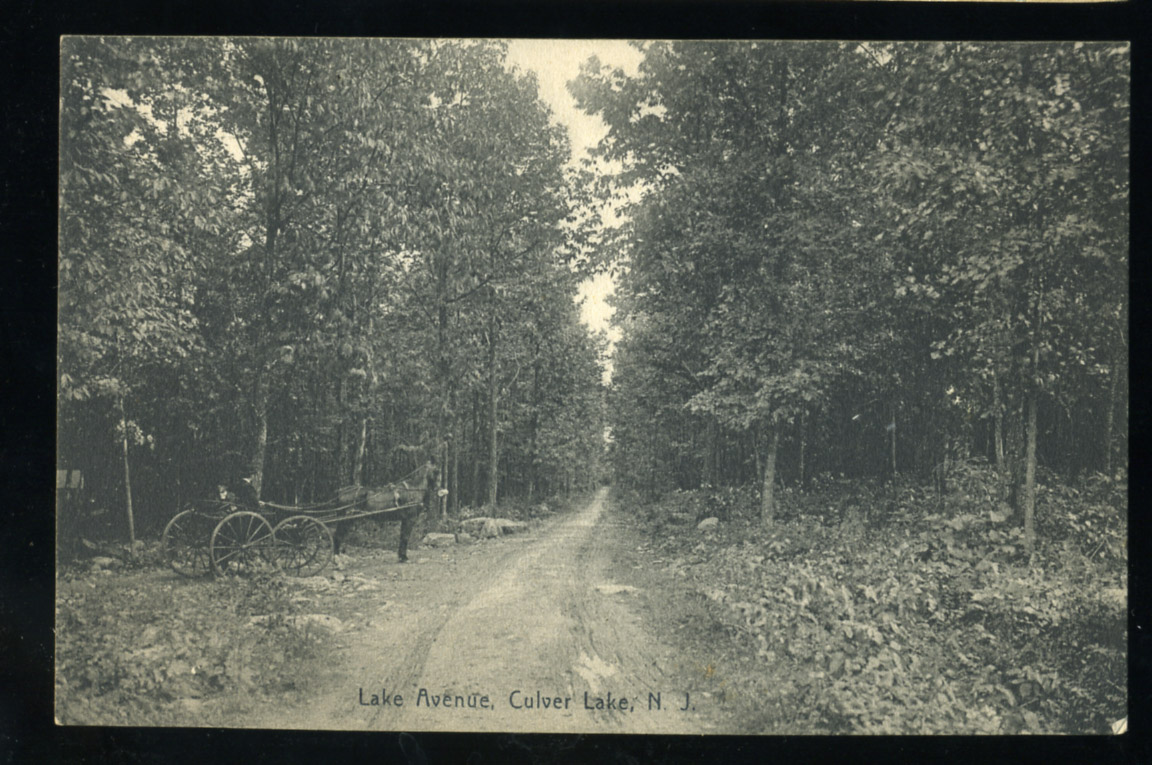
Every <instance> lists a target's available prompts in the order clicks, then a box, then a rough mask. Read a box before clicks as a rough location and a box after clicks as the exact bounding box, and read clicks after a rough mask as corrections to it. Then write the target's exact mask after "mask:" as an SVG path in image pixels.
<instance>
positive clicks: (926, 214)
mask: <svg viewBox="0 0 1152 765" xmlns="http://www.w3.org/2000/svg"><path fill="white" fill-rule="evenodd" d="M644 52H645V59H644V63H643V65H642V67H641V70H640V74H639V76H636V77H628V76H626V75H625V74H624V73H623V72H622V71H619V70H615V71H613V70H611V69H609V68H607V67H601V66H600V65H599V64H598V62H591V63H590V64H588V65H587V66H586V67H585V69H584V70H583V73H582V77H581V78H580V80H579V81H578V82H576V83H575V84H574V86H573V93H574V94H575V95H576V96H577V98H578V100H579V102H580V103H581V105H582V106H583V108H585V109H586V110H588V111H590V112H592V113H595V114H598V115H600V116H601V117H602V118H603V119H604V120H605V121H606V122H607V123H608V125H609V126H610V132H609V134H608V136H607V137H606V138H605V139H604V140H603V141H602V142H601V144H600V147H599V151H598V158H599V159H600V160H601V161H607V162H615V163H618V164H619V165H620V167H621V172H620V173H619V174H618V175H615V176H612V177H607V178H605V180H604V181H603V183H602V185H601V188H600V192H601V194H602V195H603V196H604V198H605V199H615V200H617V201H618V202H619V203H621V204H622V205H623V209H624V211H625V216H626V218H627V220H628V222H627V223H626V225H624V226H623V227H621V228H620V229H619V231H618V232H617V233H618V237H617V239H616V240H615V241H614V244H615V246H616V247H618V250H619V252H618V270H619V272H620V288H619V290H618V296H617V303H618V313H617V317H616V321H617V323H618V324H619V325H620V326H621V327H622V330H623V340H622V342H621V343H620V344H619V348H618V350H617V352H616V356H615V376H614V385H613V393H612V405H611V412H612V414H611V428H612V440H613V449H614V454H613V464H614V466H615V470H616V475H617V477H618V478H619V479H620V480H621V481H622V482H624V483H625V484H628V485H631V486H634V487H637V488H640V489H643V490H644V491H646V492H649V493H655V492H660V491H663V490H667V489H672V488H680V489H686V488H696V487H698V486H701V485H709V486H721V485H740V484H746V483H755V484H757V485H758V486H759V487H761V491H760V495H761V498H760V502H761V511H762V514H763V518H764V520H765V521H768V522H770V521H771V520H772V518H773V516H774V513H775V511H776V504H777V503H776V501H775V497H774V489H775V487H776V486H778V485H788V486H795V487H801V488H802V487H807V486H809V485H810V483H811V482H812V481H813V480H816V479H819V478H822V477H823V478H845V479H849V480H851V479H865V478H876V479H880V480H889V479H891V478H892V477H893V476H906V477H909V478H914V479H916V480H918V481H919V482H921V483H925V484H928V483H932V482H934V483H935V484H937V485H940V484H941V483H943V482H944V481H945V480H946V479H947V473H948V471H949V470H950V469H951V467H950V466H955V465H963V464H966V463H970V462H971V461H973V460H984V461H986V462H987V463H988V464H990V465H992V466H993V467H994V469H995V471H996V473H997V474H998V476H999V480H1000V481H1001V483H1002V489H1003V491H1002V498H1003V499H1004V501H1005V502H1006V504H1007V506H1008V509H1009V510H1010V511H1011V512H1013V513H1019V518H1020V519H1021V521H1022V522H1023V523H1024V524H1025V525H1026V533H1027V536H1028V544H1029V545H1030V546H1031V545H1032V543H1033V535H1034V523H1035V519H1034V507H1035V487H1036V481H1037V471H1038V470H1047V471H1050V473H1053V474H1056V475H1058V476H1060V477H1061V478H1063V479H1066V480H1076V479H1079V478H1081V477H1083V476H1085V475H1088V474H1093V473H1102V474H1104V475H1106V476H1109V477H1112V476H1114V475H1115V474H1116V471H1118V470H1120V471H1123V470H1124V469H1125V468H1126V452H1127V424H1126V423H1127V401H1128V399H1127V395H1128V393H1127V384H1126V380H1127V357H1128V356H1127V354H1128V328H1127V327H1128V300H1127V293H1128V289H1127V286H1128V266H1127V264H1128V258H1127V226H1128V206H1127V204H1128V203H1127V199H1128V196H1127V195H1128V149H1127V147H1128V128H1129V121H1128V109H1129V102H1128V68H1127V66H1128V64H1127V48H1126V47H1125V46H1123V45H1117V46H1107V45H1075V46H1073V45H1062V46H1055V45H1032V46H1019V45H1001V46H996V45H986V44H980V45H975V44H973V45H961V44H911V45H885V44H867V45H858V44H841V43H825V44H809V43H804V44H788V43H772V44H757V43H748V44H715V45H713V44H682V45H670V44H656V43H653V44H649V45H647V46H645V48H644ZM1006 511H1007V510H1006Z"/></svg>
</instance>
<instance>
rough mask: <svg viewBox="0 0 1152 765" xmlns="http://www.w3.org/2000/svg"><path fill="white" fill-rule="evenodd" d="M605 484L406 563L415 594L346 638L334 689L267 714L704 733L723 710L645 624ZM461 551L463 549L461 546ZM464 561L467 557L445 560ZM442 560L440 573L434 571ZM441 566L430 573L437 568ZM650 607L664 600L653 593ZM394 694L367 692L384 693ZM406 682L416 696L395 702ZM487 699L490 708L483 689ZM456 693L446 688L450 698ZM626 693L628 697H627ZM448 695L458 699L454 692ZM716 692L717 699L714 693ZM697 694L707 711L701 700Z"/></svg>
mask: <svg viewBox="0 0 1152 765" xmlns="http://www.w3.org/2000/svg"><path fill="white" fill-rule="evenodd" d="M606 494H607V490H606V489H602V490H601V491H599V492H598V493H597V494H596V495H595V497H594V498H593V499H592V500H591V501H590V502H589V503H588V504H587V505H586V506H585V507H583V508H582V509H581V510H579V511H578V512H576V513H575V514H571V515H568V516H565V517H562V518H559V519H557V520H556V521H554V522H553V523H552V524H551V525H549V526H545V527H544V528H543V530H542V532H541V533H540V534H539V535H538V536H537V535H524V536H518V537H507V538H502V539H501V540H499V541H498V542H493V543H488V544H483V545H477V546H474V547H471V548H467V550H468V551H467V552H466V553H465V552H462V551H463V550H464V549H465V548H458V549H455V550H454V551H453V552H452V553H450V554H448V553H443V554H441V556H442V557H441V559H440V561H438V560H437V559H436V557H435V555H434V554H432V553H433V551H422V554H424V555H428V554H432V557H431V558H426V559H425V562H424V565H416V566H412V565H409V566H407V567H405V568H403V571H402V573H403V576H404V580H403V584H405V585H410V587H409V588H408V589H407V590H405V592H406V594H407V595H408V598H409V602H407V603H406V604H403V605H402V606H400V604H397V603H395V602H388V601H384V600H383V598H378V599H376V600H371V599H368V600H365V601H364V602H363V603H360V602H358V603H357V607H360V608H361V609H362V610H363V611H371V609H372V608H374V607H375V608H379V609H382V613H381V616H380V618H378V619H374V618H372V617H371V616H369V617H368V618H367V621H366V625H367V626H366V627H365V628H364V629H360V630H357V631H355V634H352V635H350V636H348V637H347V638H346V641H345V643H344V646H343V647H342V648H340V649H339V650H335V651H333V657H332V660H331V661H332V666H331V668H330V671H329V673H328V677H327V679H326V681H325V682H324V683H323V688H316V689H312V690H313V691H314V693H313V694H312V695H308V694H302V701H301V703H300V704H298V705H293V708H292V709H281V710H278V712H277V714H276V715H275V718H274V719H270V720H265V721H264V722H263V724H264V725H265V726H267V727H292V728H338V729H344V730H348V729H374V730H413V731H416V730H421V731H435V730H441V731H502V732H601V733H611V732H631V733H649V732H651V733H656V732H663V733H694V732H695V733H700V732H709V731H711V730H714V729H715V725H714V722H713V721H712V718H713V717H714V713H715V711H716V710H714V709H711V708H709V707H707V706H705V705H706V703H707V700H706V699H698V698H697V697H696V696H693V697H692V699H691V704H692V706H690V707H689V708H688V709H687V710H685V711H680V709H681V708H682V707H684V706H685V702H686V698H685V694H684V693H683V688H682V687H678V685H677V683H678V679H677V677H676V674H677V673H676V671H675V670H674V669H673V667H675V666H676V665H677V663H678V661H677V657H676V655H675V653H674V651H673V650H672V649H671V648H670V647H669V646H668V645H667V643H666V642H665V641H664V640H662V639H661V637H660V636H658V635H652V634H649V633H648V632H647V631H646V630H645V626H644V620H643V618H642V615H641V614H640V609H639V608H638V607H637V604H638V599H642V598H648V599H653V598H656V599H658V598H660V597H661V593H659V592H646V591H644V590H642V589H638V588H636V587H635V586H634V585H632V584H631V583H629V582H628V581H619V580H622V579H626V578H628V577H627V572H628V570H629V568H628V566H627V565H621V559H622V558H623V559H626V558H627V553H628V551H629V550H630V549H631V548H630V547H629V546H628V544H627V542H626V540H625V539H624V537H623V531H624V530H623V529H622V528H621V527H620V526H619V524H617V523H614V522H613V521H612V519H611V517H610V515H609V514H607V513H606V512H605V500H606ZM449 555H451V556H454V557H451V558H449ZM444 560H451V561H452V563H453V565H451V566H440V565H438V564H439V563H440V562H441V561H444ZM433 572H437V573H433ZM426 574H428V575H426ZM648 605H649V606H650V607H656V608H658V607H659V605H658V603H654V602H653V601H652V600H649V601H648ZM373 694H375V695H377V696H378V697H380V698H382V697H384V696H386V695H387V696H390V697H391V699H390V702H389V703H387V704H383V705H365V704H363V703H361V702H362V701H368V702H370V701H371V700H372V695H373ZM395 694H400V695H401V696H402V697H403V704H402V705H401V706H396V705H395V698H394V695H395ZM484 696H487V704H484V705H483V708H482V707H481V699H482V697H484ZM445 697H446V698H445ZM621 699H623V700H624V702H623V703H621ZM446 701H447V702H448V703H447V705H446V703H445V702H446ZM701 702H703V703H701ZM694 706H699V707H700V710H699V711H695V710H694V709H693V707H694Z"/></svg>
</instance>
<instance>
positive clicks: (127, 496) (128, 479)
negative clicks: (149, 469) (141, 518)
mask: <svg viewBox="0 0 1152 765" xmlns="http://www.w3.org/2000/svg"><path fill="white" fill-rule="evenodd" d="M120 443H121V445H122V446H123V449H124V509H125V510H126V511H127V513H128V555H129V557H131V558H132V559H133V560H135V558H136V514H135V513H134V512H132V471H131V470H130V469H129V467H128V418H127V416H126V415H125V414H124V394H123V393H121V394H120Z"/></svg>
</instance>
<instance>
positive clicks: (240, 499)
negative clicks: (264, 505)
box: [216, 475, 260, 512]
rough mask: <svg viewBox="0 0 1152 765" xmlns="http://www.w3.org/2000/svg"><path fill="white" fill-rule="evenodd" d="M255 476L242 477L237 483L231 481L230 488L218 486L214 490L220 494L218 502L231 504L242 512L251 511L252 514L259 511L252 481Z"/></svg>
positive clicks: (258, 502) (223, 485)
mask: <svg viewBox="0 0 1152 765" xmlns="http://www.w3.org/2000/svg"><path fill="white" fill-rule="evenodd" d="M255 477H256V476H254V475H251V476H244V477H243V478H241V479H240V480H238V481H233V482H232V484H231V487H229V486H227V485H225V484H220V485H219V486H217V487H216V490H217V491H218V492H219V494H220V500H221V501H223V502H231V503H232V504H234V505H236V506H237V507H239V508H240V509H242V510H252V511H253V512H255V511H257V510H259V509H260V498H259V495H257V493H256V487H255V486H254V485H253V484H252V481H253V480H254V479H255Z"/></svg>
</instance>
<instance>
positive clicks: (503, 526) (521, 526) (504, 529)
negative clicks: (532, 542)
mask: <svg viewBox="0 0 1152 765" xmlns="http://www.w3.org/2000/svg"><path fill="white" fill-rule="evenodd" d="M496 522H497V523H499V524H500V533H502V534H519V533H520V532H521V531H527V530H528V524H527V523H524V522H523V521H510V520H508V519H507V518H497V519H496Z"/></svg>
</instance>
